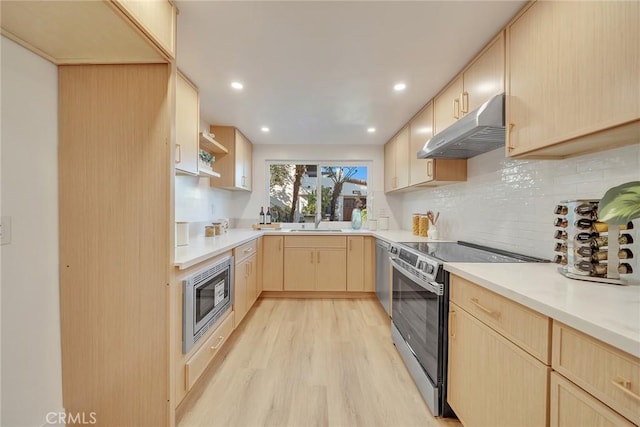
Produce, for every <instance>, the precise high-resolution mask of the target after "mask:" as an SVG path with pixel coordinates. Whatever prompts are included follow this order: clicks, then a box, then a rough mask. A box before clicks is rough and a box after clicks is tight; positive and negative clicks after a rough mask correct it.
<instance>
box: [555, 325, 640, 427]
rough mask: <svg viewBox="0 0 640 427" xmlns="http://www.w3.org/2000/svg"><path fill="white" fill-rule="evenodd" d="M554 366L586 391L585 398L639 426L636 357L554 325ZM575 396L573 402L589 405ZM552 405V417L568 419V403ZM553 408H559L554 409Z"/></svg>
mask: <svg viewBox="0 0 640 427" xmlns="http://www.w3.org/2000/svg"><path fill="white" fill-rule="evenodd" d="M552 366H553V369H554V370H555V371H557V372H558V373H559V374H562V377H565V378H567V379H569V380H570V381H571V382H573V383H574V384H576V385H577V386H579V387H580V388H581V389H584V391H585V392H586V394H588V395H591V396H592V397H593V398H595V399H597V400H598V401H601V402H603V403H604V404H606V405H607V406H608V407H609V408H611V409H613V410H614V411H616V412H618V413H619V414H620V415H622V416H624V417H626V418H627V419H628V420H630V421H631V422H633V423H635V424H640V411H639V408H640V359H638V358H637V357H634V356H632V355H630V354H628V353H625V352H622V351H620V350H618V349H616V348H613V347H611V346H610V345H608V344H605V343H603V342H601V341H598V340H596V339H595V338H592V337H590V336H588V335H585V334H583V333H582V332H579V331H576V330H575V329H572V328H570V327H568V326H566V325H563V324H562V323H560V322H557V321H554V322H553V357H552ZM571 390H572V389H567V390H566V391H564V392H563V393H565V394H566V393H569V392H570V391H571ZM574 394H576V397H574V399H580V400H582V401H590V400H589V399H584V398H580V396H582V394H580V393H574ZM595 399H594V400H595ZM552 402H553V403H552V414H554V415H553V416H554V417H556V418H557V419H560V420H561V419H565V418H564V415H563V414H564V411H565V410H566V409H565V408H564V407H563V406H564V404H565V403H566V402H565V401H563V400H561V399H559V398H558V397H557V396H556V397H555V398H554V399H553V400H552ZM583 404H584V403H583ZM553 405H560V406H559V407H555V408H554V406H553ZM591 406H592V407H594V408H597V407H599V406H598V405H595V406H593V405H591ZM591 422H593V421H590V423H591ZM590 425H595V424H590ZM619 425H622V424H619Z"/></svg>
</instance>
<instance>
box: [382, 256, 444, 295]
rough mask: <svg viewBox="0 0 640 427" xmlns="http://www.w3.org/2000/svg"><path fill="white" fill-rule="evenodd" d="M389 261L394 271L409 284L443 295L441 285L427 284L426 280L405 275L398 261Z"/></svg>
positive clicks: (405, 272)
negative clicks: (409, 281) (407, 280)
mask: <svg viewBox="0 0 640 427" xmlns="http://www.w3.org/2000/svg"><path fill="white" fill-rule="evenodd" d="M389 261H390V262H391V265H392V266H393V268H394V269H395V270H397V271H398V272H399V273H402V275H403V276H404V277H406V278H407V279H409V280H411V282H413V283H415V284H416V285H418V286H420V287H421V288H423V289H425V290H427V291H429V292H431V293H434V294H436V295H444V287H443V285H442V284H440V283H437V282H429V281H426V280H423V279H421V278H419V277H416V276H413V275H411V274H409V273H407V271H406V270H405V269H404V267H403V266H402V264H400V263H399V262H398V261H396V260H395V259H394V258H389Z"/></svg>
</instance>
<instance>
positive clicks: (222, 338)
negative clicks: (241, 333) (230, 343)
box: [211, 335, 224, 350]
mask: <svg viewBox="0 0 640 427" xmlns="http://www.w3.org/2000/svg"><path fill="white" fill-rule="evenodd" d="M222 341H224V337H223V336H222V335H220V336H219V337H218V342H217V343H216V345H214V346H212V347H211V350H217V349H219V348H220V346H221V345H222Z"/></svg>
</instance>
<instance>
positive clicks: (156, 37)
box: [114, 0, 176, 58]
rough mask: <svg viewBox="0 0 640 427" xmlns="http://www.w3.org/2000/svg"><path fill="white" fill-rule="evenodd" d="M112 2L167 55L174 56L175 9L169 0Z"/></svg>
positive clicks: (120, 0) (116, 0) (121, 0)
mask: <svg viewBox="0 0 640 427" xmlns="http://www.w3.org/2000/svg"><path fill="white" fill-rule="evenodd" d="M114 3H115V4H116V5H117V6H118V7H119V8H120V9H121V10H122V11H124V12H125V14H126V15H127V16H129V17H130V18H131V20H132V21H133V22H134V23H135V24H136V25H137V26H138V27H140V29H142V31H143V32H144V33H145V34H146V35H147V36H148V37H149V38H150V39H151V40H153V41H154V43H155V44H156V45H158V47H160V48H161V49H162V50H163V51H164V52H165V54H166V55H167V56H169V57H170V58H175V56H176V54H175V52H176V46H175V40H176V35H175V33H176V25H175V24H176V9H175V7H173V4H172V3H171V2H170V1H168V0H159V1H140V0H115V1H114Z"/></svg>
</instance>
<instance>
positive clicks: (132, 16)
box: [0, 0, 176, 64]
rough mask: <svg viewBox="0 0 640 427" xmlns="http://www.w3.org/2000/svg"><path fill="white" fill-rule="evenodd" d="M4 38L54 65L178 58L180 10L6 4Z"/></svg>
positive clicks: (163, 3)
mask: <svg viewBox="0 0 640 427" xmlns="http://www.w3.org/2000/svg"><path fill="white" fill-rule="evenodd" d="M0 8H1V13H0V16H1V19H2V35H4V36H6V37H8V38H10V39H11V40H13V41H15V42H17V43H19V44H21V45H22V46H24V47H26V48H27V49H29V50H31V51H33V52H34V53H36V54H38V55H40V56H42V57H44V58H46V59H48V60H50V61H51V62H53V63H55V64H116V63H119V64H125V63H161V62H169V61H171V60H173V58H174V56H175V55H174V51H175V22H176V19H175V17H176V9H175V7H174V6H173V3H172V2H170V1H169V0H156V1H150V0H148V1H124V0H123V1H115V2H112V1H2V2H0Z"/></svg>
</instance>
